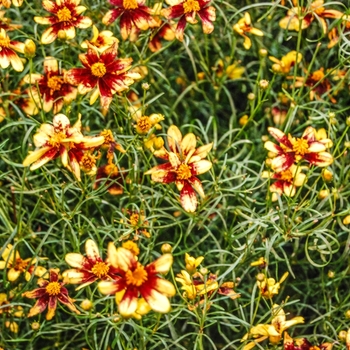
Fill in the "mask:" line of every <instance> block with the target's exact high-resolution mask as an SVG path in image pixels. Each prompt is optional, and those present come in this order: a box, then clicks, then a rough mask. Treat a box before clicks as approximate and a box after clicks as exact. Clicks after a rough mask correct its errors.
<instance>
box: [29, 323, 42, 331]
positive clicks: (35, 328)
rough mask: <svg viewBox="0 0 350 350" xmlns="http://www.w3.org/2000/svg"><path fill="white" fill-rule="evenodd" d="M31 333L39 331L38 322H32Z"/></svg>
mask: <svg viewBox="0 0 350 350" xmlns="http://www.w3.org/2000/svg"><path fill="white" fill-rule="evenodd" d="M30 326H31V327H32V330H33V331H38V330H39V329H40V323H39V322H33V323H32V324H31V325H30Z"/></svg>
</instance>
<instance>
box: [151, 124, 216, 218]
mask: <svg viewBox="0 0 350 350" xmlns="http://www.w3.org/2000/svg"><path fill="white" fill-rule="evenodd" d="M167 135H168V146H169V150H170V151H167V152H166V153H165V152H164V153H158V154H156V156H158V157H162V158H163V159H165V160H168V161H169V163H165V164H161V165H157V166H155V167H153V168H152V169H150V170H148V171H146V172H145V175H151V176H152V180H153V181H155V182H161V183H171V182H175V184H176V187H177V189H178V190H179V191H180V201H181V205H182V207H183V208H184V209H185V210H186V211H187V212H194V211H196V209H197V204H198V201H197V197H196V192H195V191H197V193H198V194H199V195H200V196H201V197H202V198H204V197H205V194H204V190H203V186H202V183H201V181H200V180H199V179H198V178H197V175H201V174H204V173H206V172H207V171H208V170H210V169H211V167H212V163H211V162H210V161H209V160H206V159H204V158H206V156H207V155H208V153H209V151H210V150H211V148H212V147H213V143H209V144H207V145H204V146H201V147H199V148H197V149H196V143H197V141H196V136H195V135H194V134H193V133H189V134H187V135H185V136H184V137H183V138H182V134H181V132H180V130H179V128H178V127H177V126H175V125H172V126H170V127H169V129H168V133H167Z"/></svg>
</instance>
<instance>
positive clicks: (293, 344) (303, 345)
mask: <svg viewBox="0 0 350 350" xmlns="http://www.w3.org/2000/svg"><path fill="white" fill-rule="evenodd" d="M332 348H333V344H332V343H322V344H320V345H312V344H311V343H310V342H309V341H308V340H307V339H306V338H295V339H293V338H292V337H290V336H289V334H288V332H284V339H283V349H284V350H332Z"/></svg>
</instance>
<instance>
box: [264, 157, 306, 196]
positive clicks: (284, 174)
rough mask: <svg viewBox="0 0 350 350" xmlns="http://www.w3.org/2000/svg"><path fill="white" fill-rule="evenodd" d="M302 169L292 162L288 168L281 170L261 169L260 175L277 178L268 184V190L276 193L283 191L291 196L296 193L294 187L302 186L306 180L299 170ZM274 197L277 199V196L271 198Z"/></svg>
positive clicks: (280, 193)
mask: <svg viewBox="0 0 350 350" xmlns="http://www.w3.org/2000/svg"><path fill="white" fill-rule="evenodd" d="M302 169H303V167H301V166H296V165H295V164H292V165H291V166H290V168H288V169H286V170H284V171H281V172H275V173H271V172H270V171H263V173H262V174H261V177H262V178H270V179H275V180H277V181H276V182H274V183H273V184H272V185H271V186H270V192H273V193H278V194H279V195H282V193H284V194H285V195H286V196H287V197H293V196H294V195H295V193H296V188H297V187H301V186H303V185H304V184H305V183H306V180H307V178H306V175H305V174H303V173H302V172H301V171H302ZM274 199H275V200H277V198H274V197H273V198H272V200H273V201H274Z"/></svg>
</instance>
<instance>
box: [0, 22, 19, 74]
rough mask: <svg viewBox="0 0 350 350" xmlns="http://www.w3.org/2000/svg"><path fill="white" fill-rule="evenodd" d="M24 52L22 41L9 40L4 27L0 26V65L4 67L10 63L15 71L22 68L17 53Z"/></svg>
mask: <svg viewBox="0 0 350 350" xmlns="http://www.w3.org/2000/svg"><path fill="white" fill-rule="evenodd" d="M15 51H17V52H19V53H24V43H21V42H19V41H15V40H11V39H10V38H9V37H8V35H7V34H6V30H5V29H4V28H0V67H1V68H2V69H6V68H7V67H8V66H9V65H10V64H11V66H12V68H13V69H14V70H15V71H17V72H22V70H23V69H24V66H23V62H22V60H21V59H20V58H19V57H18V55H17V53H16V52H15Z"/></svg>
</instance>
